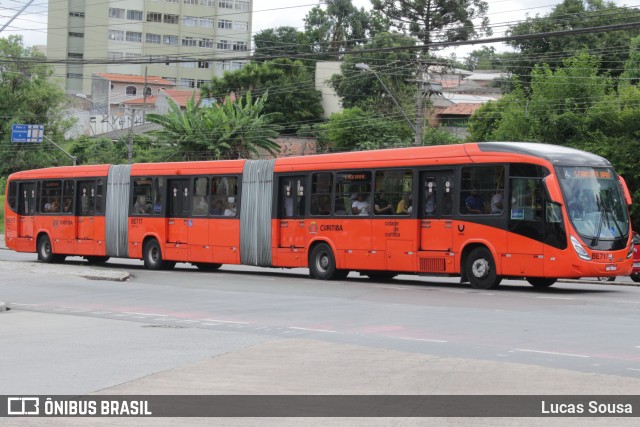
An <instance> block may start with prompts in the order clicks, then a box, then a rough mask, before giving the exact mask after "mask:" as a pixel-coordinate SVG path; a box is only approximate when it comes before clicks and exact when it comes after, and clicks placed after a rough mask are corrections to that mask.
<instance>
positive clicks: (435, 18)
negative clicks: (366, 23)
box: [371, 0, 491, 52]
mask: <svg viewBox="0 0 640 427" xmlns="http://www.w3.org/2000/svg"><path fill="white" fill-rule="evenodd" d="M371 3H372V4H373V8H374V9H375V10H378V11H380V12H382V13H383V14H384V15H385V16H386V17H387V18H389V20H390V21H391V23H392V25H393V26H394V27H396V28H397V29H398V30H399V31H401V32H404V33H408V34H412V35H415V37H417V39H418V40H420V41H421V42H422V43H423V44H424V45H425V48H424V51H425V52H428V51H430V50H434V49H433V48H430V47H429V46H428V45H429V44H430V43H434V42H439V41H461V40H469V39H473V38H476V37H478V36H479V35H481V34H487V35H489V34H491V29H490V28H489V20H488V18H487V17H486V14H487V10H488V7H489V6H488V5H487V2H485V1H482V0H460V1H441V0H436V1H434V0H407V1H395V0H371ZM478 19H479V20H481V22H480V24H479V25H478V26H476V24H474V20H478Z"/></svg>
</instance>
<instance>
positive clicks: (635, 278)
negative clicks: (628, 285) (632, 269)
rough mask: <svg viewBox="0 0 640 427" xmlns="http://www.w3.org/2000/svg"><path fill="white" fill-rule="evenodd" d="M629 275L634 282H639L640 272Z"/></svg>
mask: <svg viewBox="0 0 640 427" xmlns="http://www.w3.org/2000/svg"><path fill="white" fill-rule="evenodd" d="M629 277H631V280H633V281H634V282H640V274H639V273H636V274H632V275H631V276H629Z"/></svg>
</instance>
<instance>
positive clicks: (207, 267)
mask: <svg viewBox="0 0 640 427" xmlns="http://www.w3.org/2000/svg"><path fill="white" fill-rule="evenodd" d="M196 267H198V270H202V271H216V270H217V269H219V268H220V267H222V264H215V263H211V262H197V263H196Z"/></svg>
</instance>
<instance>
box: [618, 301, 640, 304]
mask: <svg viewBox="0 0 640 427" xmlns="http://www.w3.org/2000/svg"><path fill="white" fill-rule="evenodd" d="M614 302H617V303H620V304H640V301H614Z"/></svg>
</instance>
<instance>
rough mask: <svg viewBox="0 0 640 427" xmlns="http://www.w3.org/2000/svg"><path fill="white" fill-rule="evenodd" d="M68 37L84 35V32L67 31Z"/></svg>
mask: <svg viewBox="0 0 640 427" xmlns="http://www.w3.org/2000/svg"><path fill="white" fill-rule="evenodd" d="M69 37H84V33H76V32H73V31H69Z"/></svg>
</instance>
